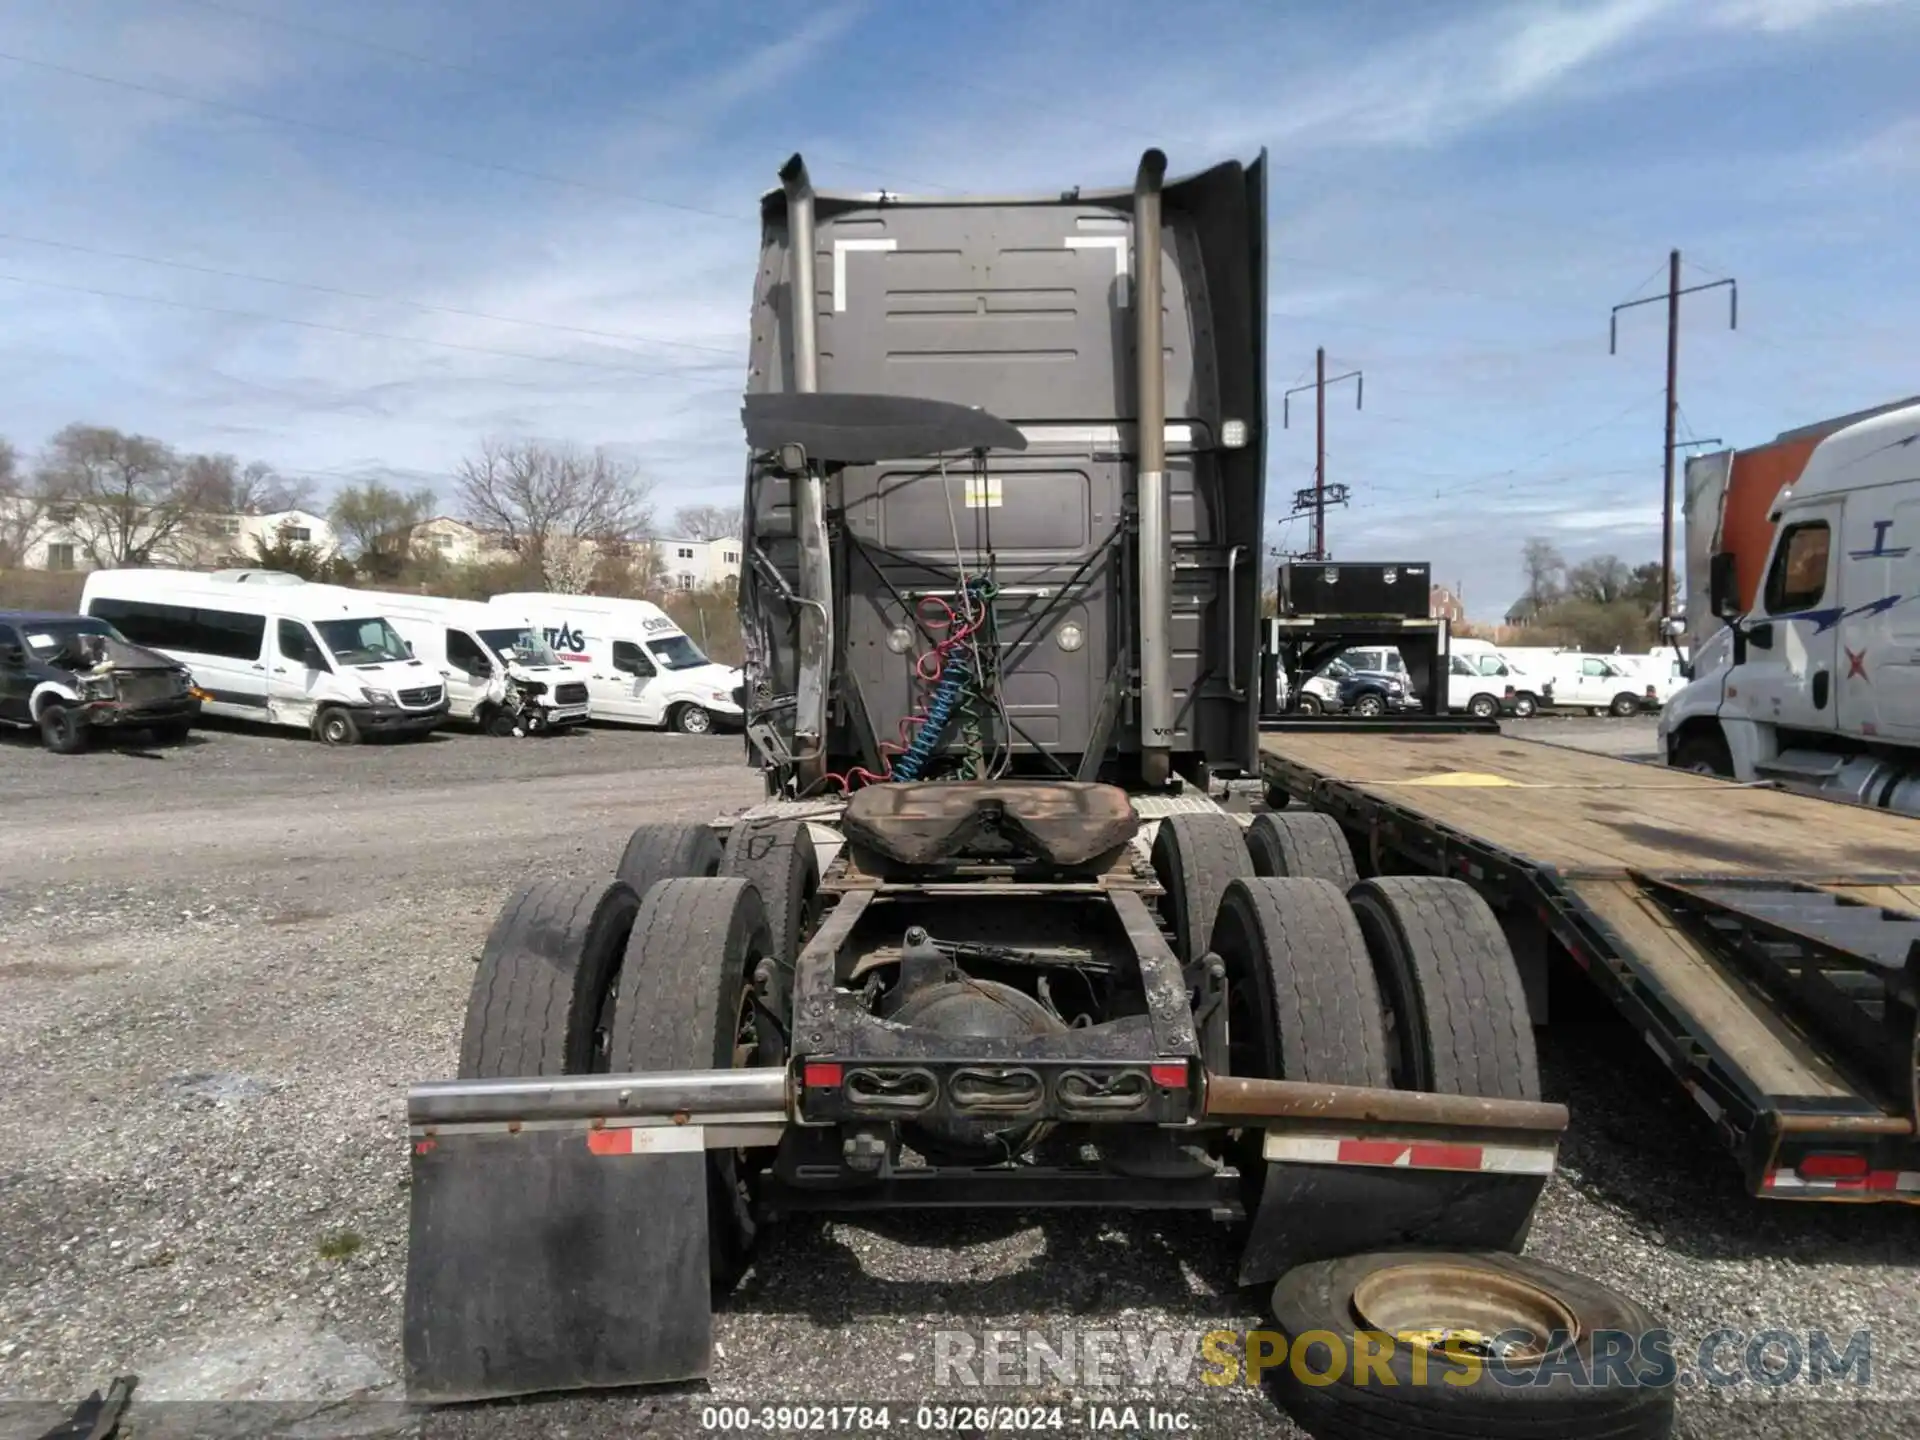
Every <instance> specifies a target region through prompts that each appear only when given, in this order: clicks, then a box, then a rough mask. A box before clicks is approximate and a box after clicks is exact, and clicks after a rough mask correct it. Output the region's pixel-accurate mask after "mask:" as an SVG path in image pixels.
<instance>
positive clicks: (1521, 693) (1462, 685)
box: [1447, 635, 1552, 720]
mask: <svg viewBox="0 0 1920 1440" xmlns="http://www.w3.org/2000/svg"><path fill="white" fill-rule="evenodd" d="M1447 644H1448V647H1449V649H1450V650H1451V652H1452V656H1453V659H1454V660H1456V661H1465V662H1466V664H1465V669H1464V670H1463V669H1462V667H1461V666H1459V665H1454V666H1452V667H1451V668H1452V674H1451V675H1449V676H1448V679H1447V702H1448V707H1449V708H1450V709H1456V710H1468V711H1473V709H1474V706H1473V703H1472V702H1473V701H1474V700H1476V699H1479V698H1480V697H1482V696H1488V695H1490V696H1493V697H1495V698H1497V700H1498V702H1499V708H1500V709H1502V710H1505V711H1507V712H1509V713H1511V714H1512V715H1514V716H1515V717H1516V718H1518V719H1521V720H1525V719H1527V718H1528V717H1529V716H1531V715H1533V714H1534V713H1535V712H1537V711H1538V710H1539V709H1540V706H1541V705H1542V704H1543V703H1544V702H1545V700H1546V697H1547V695H1548V693H1549V692H1550V690H1551V688H1552V687H1551V685H1550V684H1549V683H1548V676H1547V675H1546V674H1544V673H1541V672H1538V671H1536V670H1535V669H1534V668H1533V667H1532V666H1530V665H1523V664H1522V663H1521V662H1520V661H1519V660H1518V659H1516V658H1515V657H1514V656H1512V655H1510V654H1509V653H1508V652H1507V651H1505V650H1502V649H1501V648H1500V647H1499V646H1498V645H1495V644H1494V643H1493V642H1492V641H1491V640H1478V639H1475V638H1473V637H1472V636H1464V635H1463V636H1455V637H1454V638H1452V639H1450V640H1449V641H1448V642H1447ZM1466 675H1476V676H1478V677H1480V684H1478V685H1477V686H1476V685H1473V684H1471V683H1469V682H1468V681H1467V680H1466V679H1465V678H1464V676H1466ZM1461 695H1464V696H1465V699H1464V700H1461V699H1459V698H1457V697H1459V696H1461ZM1480 713H1488V712H1486V710H1485V705H1484V703H1483V704H1482V705H1481V707H1480Z"/></svg>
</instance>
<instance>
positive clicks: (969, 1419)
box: [700, 1402, 1194, 1435]
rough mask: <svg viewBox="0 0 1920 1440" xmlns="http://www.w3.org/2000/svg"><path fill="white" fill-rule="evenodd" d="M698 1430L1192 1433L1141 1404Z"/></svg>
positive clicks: (783, 1421)
mask: <svg viewBox="0 0 1920 1440" xmlns="http://www.w3.org/2000/svg"><path fill="white" fill-rule="evenodd" d="M700 1428H701V1429H702V1430H707V1431H715V1432H720V1433H728V1432H732V1433H762V1434H812V1433H820V1434H843V1435H845V1434H852V1435H874V1434H885V1433H888V1432H890V1431H893V1430H901V1431H905V1432H907V1433H909V1434H915V1433H918V1434H981V1433H987V1432H991V1433H994V1434H1009V1435H1015V1434H1025V1433H1039V1434H1047V1433H1054V1432H1064V1431H1069V1430H1079V1431H1089V1432H1100V1431H1115V1432H1120V1433H1125V1434H1139V1433H1141V1432H1143V1431H1145V1432H1154V1433H1161V1434H1168V1435H1177V1434H1184V1433H1187V1432H1189V1431H1191V1430H1192V1429H1193V1428H1194V1419H1193V1416H1192V1415H1191V1414H1189V1413H1188V1412H1187V1411H1185V1410H1181V1409H1177V1408H1171V1407H1168V1408H1162V1407H1161V1406H1158V1405H1140V1404H1111V1405H1109V1404H1080V1405H972V1404H956V1405H949V1404H931V1403H925V1402H923V1403H919V1404H912V1403H896V1404H885V1403H878V1404H872V1405H706V1406H702V1407H701V1410H700Z"/></svg>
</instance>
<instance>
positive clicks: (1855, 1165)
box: [1793, 1155, 1867, 1180]
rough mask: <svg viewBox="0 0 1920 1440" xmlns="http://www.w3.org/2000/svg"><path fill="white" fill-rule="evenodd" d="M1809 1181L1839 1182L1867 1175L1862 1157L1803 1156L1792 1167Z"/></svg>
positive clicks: (1865, 1163) (1865, 1162) (1865, 1158)
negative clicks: (1850, 1177) (1851, 1177)
mask: <svg viewBox="0 0 1920 1440" xmlns="http://www.w3.org/2000/svg"><path fill="white" fill-rule="evenodd" d="M1793 1168H1794V1169H1796V1170H1798V1171H1799V1172H1800V1173H1801V1174H1802V1175H1803V1176H1805V1177H1806V1178H1807V1179H1809V1180H1840V1179H1845V1178H1847V1177H1849V1176H1854V1175H1864V1174H1866V1173H1867V1157H1866V1156H1864V1155H1803V1156H1801V1157H1800V1162H1799V1163H1798V1164H1797V1165H1795V1166H1794V1167H1793Z"/></svg>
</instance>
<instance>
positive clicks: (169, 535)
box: [36, 425, 208, 569]
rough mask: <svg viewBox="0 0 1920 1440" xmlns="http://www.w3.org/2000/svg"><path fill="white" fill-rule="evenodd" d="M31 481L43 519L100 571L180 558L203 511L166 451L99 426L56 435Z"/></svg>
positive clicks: (74, 428) (203, 502)
mask: <svg viewBox="0 0 1920 1440" xmlns="http://www.w3.org/2000/svg"><path fill="white" fill-rule="evenodd" d="M36 480H37V484H38V487H39V491H40V495H41V498H42V499H43V500H44V501H45V502H46V504H47V507H48V515H49V517H50V518H51V519H52V520H53V522H54V523H55V524H57V525H58V526H59V527H60V528H61V529H62V530H64V531H66V532H67V533H68V534H70V535H72V536H73V539H74V543H75V544H76V545H78V546H79V547H80V548H81V549H82V550H84V551H85V552H86V555H87V559H88V560H89V561H90V562H91V563H92V564H93V565H94V566H96V567H98V568H101V569H108V568H112V567H115V566H123V565H146V564H150V563H152V562H153V561H154V560H156V559H177V558H182V557H183V555H184V554H185V553H187V552H190V551H191V549H192V548H193V546H192V542H193V539H194V538H195V537H194V533H193V532H194V526H195V521H196V518H197V517H198V516H200V515H201V514H203V513H204V512H205V511H206V510H207V508H208V506H207V497H206V496H205V495H204V494H202V493H200V492H197V491H196V490H195V489H194V488H193V487H194V485H195V484H197V483H199V482H198V481H190V480H189V479H188V477H187V475H186V470H185V467H184V466H183V465H182V464H181V462H180V457H179V456H178V455H176V454H175V453H174V451H173V448H172V447H171V446H169V445H166V444H164V443H162V442H161V441H159V440H154V439H151V438H149V437H148V436H145V435H127V434H123V433H122V432H120V431H118V430H113V429H108V428H106V427H104V426H98V425H69V426H67V428H66V429H64V430H62V431H61V432H60V433H59V434H58V435H55V436H54V437H53V439H52V440H51V441H49V442H48V444H47V453H46V454H45V455H44V456H43V457H42V458H41V461H40V466H39V470H38V473H37V476H36Z"/></svg>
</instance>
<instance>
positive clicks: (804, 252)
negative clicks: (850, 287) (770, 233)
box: [780, 155, 834, 789]
mask: <svg viewBox="0 0 1920 1440" xmlns="http://www.w3.org/2000/svg"><path fill="white" fill-rule="evenodd" d="M780 183H781V186H782V188H784V189H785V191H786V196H787V255H788V275H789V280H788V287H787V304H788V313H789V314H790V315H791V316H792V320H793V388H794V389H795V390H797V391H799V392H800V393H802V394H811V393H812V392H814V391H815V390H818V389H819V388H820V347H819V344H818V341H817V338H816V328H817V322H816V310H817V306H818V304H819V289H818V286H817V284H816V281H815V279H814V259H815V244H816V242H815V240H814V217H813V181H812V180H811V179H809V178H808V176H807V166H806V162H805V161H804V160H802V159H801V158H800V157H799V156H798V155H795V156H793V158H792V159H790V160H788V161H787V163H786V164H785V165H783V166H781V167H780ZM790 478H791V482H792V485H793V522H794V532H795V539H796V541H797V542H798V544H799V548H800V564H799V576H798V579H799V585H798V587H797V588H798V591H799V600H800V619H799V624H800V645H799V673H798V674H797V675H796V677H795V681H794V716H793V755H794V759H795V761H796V762H797V764H798V768H799V772H800V773H799V779H800V784H801V788H802V789H805V788H806V787H807V786H809V785H812V784H814V783H815V782H817V781H818V780H819V779H820V777H821V775H822V774H823V773H824V771H825V769H826V746H827V703H828V698H829V692H830V687H831V678H830V672H831V670H832V666H833V652H834V642H833V622H834V617H833V559H832V556H831V555H830V554H829V553H828V549H827V508H826V479H825V477H824V476H823V475H822V473H821V470H820V467H819V466H818V465H816V464H815V463H814V462H813V461H812V459H811V458H809V460H808V462H807V464H806V467H805V468H804V469H803V470H802V471H801V472H800V473H799V474H796V475H793V476H791V477H790Z"/></svg>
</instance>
